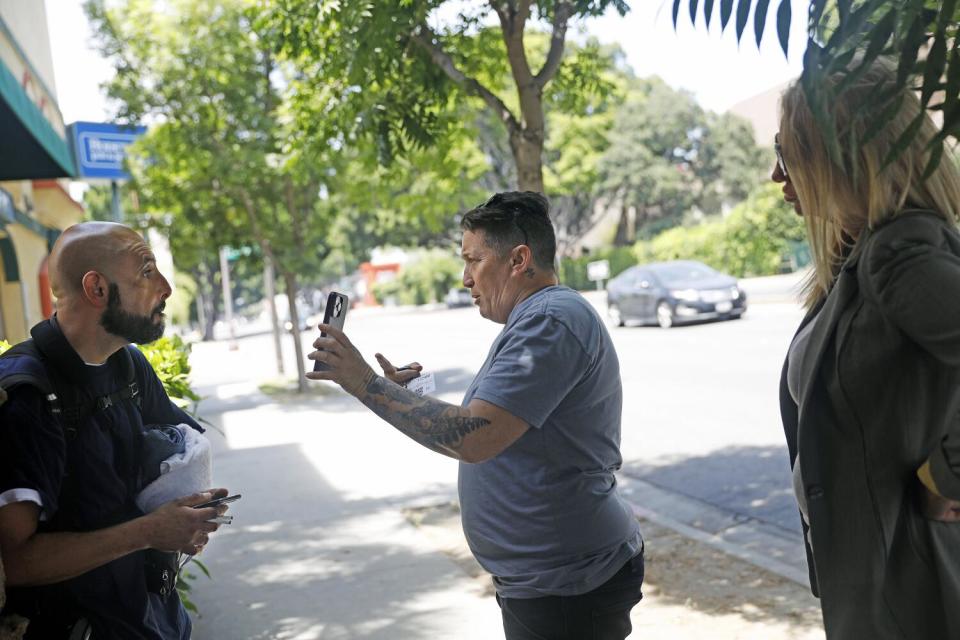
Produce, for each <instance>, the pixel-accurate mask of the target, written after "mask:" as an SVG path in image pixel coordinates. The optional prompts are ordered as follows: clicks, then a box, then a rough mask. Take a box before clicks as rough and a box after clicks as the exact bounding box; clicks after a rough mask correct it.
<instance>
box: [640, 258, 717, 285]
mask: <svg viewBox="0 0 960 640" xmlns="http://www.w3.org/2000/svg"><path fill="white" fill-rule="evenodd" d="M655 271H656V274H657V275H658V276H659V277H660V279H661V280H663V281H664V282H667V283H669V282H692V281H695V280H706V279H707V278H712V277H713V276H715V275H717V272H716V271H714V270H713V269H711V268H710V267H708V266H707V265H705V264H698V263H696V262H680V263H676V264H662V265H658V266H657V267H656V269H655Z"/></svg>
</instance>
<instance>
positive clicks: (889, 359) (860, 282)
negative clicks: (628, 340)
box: [780, 212, 960, 640]
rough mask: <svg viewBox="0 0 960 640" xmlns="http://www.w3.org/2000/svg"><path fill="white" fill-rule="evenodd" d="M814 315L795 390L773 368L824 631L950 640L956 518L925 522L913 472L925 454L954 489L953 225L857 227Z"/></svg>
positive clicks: (946, 491)
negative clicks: (802, 501) (803, 501)
mask: <svg viewBox="0 0 960 640" xmlns="http://www.w3.org/2000/svg"><path fill="white" fill-rule="evenodd" d="M818 311H819V314H820V316H819V319H818V320H817V324H816V326H815V327H814V330H813V332H812V333H811V336H810V342H809V347H808V348H809V349H810V351H809V352H808V354H807V357H805V358H804V360H803V363H802V367H803V370H802V371H801V376H802V380H803V381H804V382H805V384H803V385H802V386H801V388H804V389H805V391H804V396H803V397H802V398H801V400H800V403H799V406H798V405H797V403H794V402H793V400H792V399H791V397H790V395H789V392H788V391H787V387H786V376H785V375H784V376H783V377H782V379H781V384H780V387H781V392H780V401H781V402H780V404H781V413H782V416H783V423H784V431H785V433H786V437H787V445H788V448H789V451H790V460H791V464H793V463H794V462H795V461H796V458H797V454H798V453H799V455H800V459H801V461H802V462H801V467H802V470H803V471H802V474H803V484H804V487H805V492H806V496H807V500H808V503H809V511H810V514H809V515H810V523H811V524H810V528H811V536H810V537H811V539H812V544H809V545H808V547H807V555H808V561H809V563H810V578H811V586H812V588H813V592H814V594H815V595H818V596H819V597H820V599H821V604H822V607H823V618H824V626H825V628H826V632H827V636H828V638H838V639H844V640H846V639H851V640H860V639H861V638H863V639H867V638H869V639H870V640H885V639H887V638H897V639H903V638H911V639H912V638H917V639H924V640H933V639H938V640H939V639H947V638H960V524H956V523H943V522H932V521H928V520H926V519H924V518H923V516H922V515H921V514H920V512H919V510H918V507H917V505H918V501H917V490H918V488H919V485H918V480H917V476H916V471H917V469H918V468H919V467H920V466H921V465H923V464H924V462H926V461H929V462H930V464H931V469H932V471H933V476H934V479H935V480H936V483H937V487H938V489H939V490H940V492H941V493H942V494H943V495H945V496H947V497H949V498H952V499H960V233H958V230H957V228H956V226H954V225H952V224H950V223H948V222H946V221H945V220H943V219H942V218H940V217H938V216H936V215H933V214H931V213H929V212H906V213H903V214H901V215H899V216H897V217H896V218H894V219H893V220H892V221H890V222H888V223H887V224H885V225H883V226H881V227H880V228H878V229H877V230H875V231H872V232H870V231H868V232H865V233H864V234H862V235H861V237H860V239H859V240H858V242H857V245H856V247H855V248H854V250H853V252H852V254H851V255H850V257H849V258H848V259H847V262H846V264H845V265H844V268H843V269H842V271H841V273H840V275H839V276H838V278H837V281H836V284H835V285H834V288H833V290H832V291H831V293H830V295H829V296H828V297H827V299H826V301H825V302H824V303H823V304H822V305H821V308H820V309H819V310H818ZM813 315H814V314H810V315H808V316H807V318H806V319H805V320H804V323H806V322H809V321H810V319H811V318H812V317H813ZM801 326H802V325H801ZM784 373H786V367H785V368H784Z"/></svg>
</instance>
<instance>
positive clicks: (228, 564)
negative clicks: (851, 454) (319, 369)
mask: <svg viewBox="0 0 960 640" xmlns="http://www.w3.org/2000/svg"><path fill="white" fill-rule="evenodd" d="M587 297H588V299H590V300H591V302H593V303H594V304H595V305H597V306H599V307H602V306H603V303H602V297H600V296H598V294H596V293H590V294H587ZM801 317H802V312H801V309H800V308H799V306H798V305H796V304H793V303H784V302H780V301H774V302H769V303H763V302H762V303H757V304H753V305H752V306H751V308H750V310H749V311H748V313H747V314H746V315H745V316H744V318H743V319H742V320H736V321H729V322H714V323H708V324H701V325H695V326H689V327H676V328H673V329H669V330H663V329H659V328H656V327H622V328H611V335H612V336H613V339H614V342H615V344H616V347H617V351H618V354H619V357H620V363H621V372H622V378H623V385H624V412H623V457H624V468H623V472H622V473H621V481H622V484H623V486H624V490H625V492H626V493H627V495H628V497H629V498H630V499H631V500H632V501H635V502H637V503H638V504H639V506H640V507H643V506H644V503H646V504H647V506H649V507H651V508H655V509H656V511H657V515H662V516H664V518H665V519H666V520H668V522H667V524H668V525H669V524H670V523H671V522H673V521H675V522H677V523H680V525H677V526H675V527H674V529H676V528H677V527H678V526H679V527H685V526H688V525H689V526H690V527H696V528H697V530H698V531H700V532H701V533H702V535H703V536H704V537H705V539H706V542H707V543H709V544H713V542H715V541H716V540H721V538H722V537H723V534H724V532H725V531H726V530H728V529H736V528H737V527H738V526H739V525H742V524H743V523H745V522H752V523H756V524H757V525H758V526H759V527H760V528H761V529H763V530H764V531H766V532H767V533H769V532H772V533H773V536H772V538H770V536H767V538H770V539H774V540H776V539H780V538H782V539H783V540H784V541H785V545H786V547H785V548H786V549H787V550H786V551H785V552H783V553H782V555H786V556H789V557H787V558H786V560H787V561H789V562H790V563H792V564H793V566H794V567H795V568H796V569H797V570H796V571H794V573H793V574H791V575H799V574H800V573H802V571H800V569H802V566H803V558H802V548H801V547H800V546H799V533H798V525H797V523H796V522H795V521H796V519H797V516H796V508H795V505H794V503H793V498H792V493H791V491H790V479H789V467H788V461H787V456H786V447H785V446H784V444H783V434H782V430H781V427H780V419H779V408H778V400H777V384H778V380H779V375H780V368H781V365H782V360H783V356H784V353H785V350H786V347H787V345H788V343H789V340H790V337H791V335H792V332H793V331H794V330H795V329H796V325H797V324H798V322H799V321H800V319H801ZM499 330H500V325H495V324H493V323H491V322H489V321H487V320H484V319H483V318H481V317H480V316H479V314H478V313H477V310H476V309H475V308H460V309H451V310H447V309H436V308H419V309H359V310H355V311H351V314H350V315H349V316H348V318H347V321H346V332H347V334H348V336H349V337H350V338H351V340H352V341H353V342H354V344H356V345H357V347H358V348H359V349H360V351H361V352H362V353H363V355H364V356H365V357H366V358H367V359H368V360H369V361H370V362H373V361H374V360H373V354H374V353H376V352H377V351H379V352H382V353H383V354H384V355H386V356H387V357H388V358H390V359H391V360H392V361H393V362H394V363H395V364H400V363H406V362H409V361H413V360H416V361H419V362H420V363H421V364H423V365H424V367H425V370H426V371H432V372H434V373H435V375H436V379H437V387H438V388H437V394H436V395H437V396H438V397H440V398H441V399H443V400H446V401H449V402H455V403H459V402H460V399H461V397H462V394H463V392H464V390H465V389H466V387H467V385H468V384H469V382H470V380H471V379H472V377H473V374H474V372H475V371H476V370H477V369H478V368H479V366H480V365H481V364H482V362H483V359H484V357H485V355H486V351H487V348H488V346H489V344H490V342H491V341H492V340H493V338H494V337H495V335H496V334H497V332H498V331H499ZM307 333H308V335H305V336H304V340H305V342H306V343H307V345H306V346H309V342H310V341H312V339H313V336H312V335H310V334H309V332H307ZM288 343H289V338H285V344H284V349H285V355H286V358H287V360H286V362H285V366H286V370H287V374H288V376H290V375H292V373H291V372H294V371H295V368H294V367H293V362H292V360H290V359H289V358H290V357H291V356H292V352H293V349H292V345H290V344H288ZM309 350H310V349H306V352H309ZM191 362H192V363H193V367H194V371H193V380H194V383H195V385H196V386H197V387H198V389H199V391H200V392H201V394H202V395H204V396H205V397H206V399H205V400H204V401H203V402H202V403H201V405H200V414H201V415H202V416H203V417H205V418H207V419H208V420H210V421H211V422H212V423H213V424H214V425H216V426H217V428H218V429H219V430H220V431H221V432H222V435H221V433H218V432H216V431H214V430H211V431H210V432H209V434H210V437H211V440H212V441H213V443H214V448H215V478H217V481H218V482H219V483H222V484H224V485H226V486H228V487H229V488H230V489H231V491H232V492H237V493H242V494H243V495H244V498H243V499H242V500H241V501H239V502H237V503H235V504H234V505H233V506H232V507H231V513H232V514H234V515H235V516H236V520H235V523H234V525H232V526H231V527H226V528H225V529H224V530H222V531H221V532H220V533H218V534H217V535H216V536H215V537H214V540H213V541H212V542H211V545H210V548H209V549H208V550H207V552H206V553H205V561H206V562H207V563H208V565H209V566H210V568H211V571H212V573H213V581H212V582H208V581H207V579H206V578H204V577H200V578H199V579H198V580H197V581H196V585H197V587H196V592H197V597H196V600H197V603H198V606H199V607H200V610H201V614H202V615H201V617H200V619H199V620H198V622H197V635H196V637H198V638H234V637H237V638H239V637H249V638H313V637H316V638H351V637H358V636H363V637H384V638H387V637H390V638H433V637H452V636H449V635H447V634H446V632H444V629H449V628H450V626H449V625H451V624H457V625H460V626H463V627H464V631H463V632H462V633H458V634H457V636H456V637H458V638H478V639H479V638H491V637H498V635H499V634H500V633H501V632H500V622H499V615H498V613H497V610H496V604H495V603H494V602H493V600H492V598H490V597H489V595H485V592H486V591H487V590H488V588H489V587H488V581H486V582H485V581H484V580H478V579H477V578H476V577H475V576H471V575H470V572H469V571H464V570H462V568H458V564H457V563H456V562H454V563H451V562H450V559H449V558H450V557H455V556H456V553H454V552H452V551H450V549H449V548H448V549H444V545H443V544H440V545H437V544H426V542H427V540H428V538H429V536H427V529H422V528H421V529H419V530H418V529H414V528H412V527H411V526H410V522H409V518H405V516H404V512H409V511H410V510H411V509H413V510H415V509H418V508H421V509H422V508H425V507H428V506H429V505H437V504H453V503H455V501H456V475H457V474H456V466H457V465H456V462H455V461H453V460H450V459H447V458H444V457H442V456H438V455H436V454H434V453H432V452H430V451H428V450H426V449H424V448H422V447H420V446H419V445H417V444H415V443H413V442H412V441H410V440H408V439H407V438H406V437H405V436H403V435H401V434H399V433H398V432H396V431H395V430H393V429H392V428H390V427H389V426H387V425H386V424H384V423H383V422H382V421H380V419H379V418H377V417H376V416H374V415H373V414H372V413H370V412H369V411H367V410H366V409H364V408H363V407H362V406H361V405H360V404H359V403H358V402H357V401H356V400H355V399H353V398H351V397H349V396H347V395H345V394H343V393H342V392H341V391H340V390H339V389H338V388H336V387H334V386H333V385H331V384H328V383H311V393H310V394H308V397H306V398H304V397H297V396H296V395H295V394H293V393H290V392H286V391H282V390H281V391H280V392H277V391H274V392H272V393H270V394H269V395H265V394H264V393H263V392H262V390H261V389H260V388H259V387H260V384H261V383H263V382H265V381H270V380H272V379H273V380H275V379H276V372H275V360H274V355H273V350H272V341H271V337H270V336H269V335H256V336H250V337H246V338H242V339H240V340H239V341H238V342H237V345H236V349H230V348H229V346H228V343H227V342H215V343H200V344H197V345H195V346H194V352H193V356H192V358H191ZM265 388H266V387H265ZM651 492H659V493H657V495H654V494H653V493H651ZM647 496H649V498H647ZM664 505H666V507H665V506H664ZM705 514H707V515H705ZM638 515H640V516H641V517H643V516H644V515H645V514H643V513H640V512H638ZM654 521H655V522H657V524H658V525H659V524H662V523H661V522H659V521H657V520H656V519H654ZM454 525H455V521H454ZM651 526H652V525H651ZM454 528H455V527H454ZM740 529H742V527H740ZM698 535H699V534H698ZM421 536H422V537H421ZM688 537H689V536H688ZM751 540H752V539H751ZM751 540H748V541H747V542H748V543H751ZM387 541H389V542H387ZM451 544H452V543H451ZM722 544H723V543H722V541H721V545H722ZM447 546H448V547H449V546H450V545H447ZM461 546H462V545H461ZM714 546H716V545H714ZM747 546H749V544H748V545H747ZM721 549H723V547H722V546H721ZM445 553H446V555H445ZM734 555H737V554H736V553H735V554H734ZM741 557H746V556H743V555H742V554H741ZM747 559H749V558H747ZM464 562H469V559H467V560H465V561H463V562H460V565H463V564H464ZM357 563H359V564H357ZM371 572H373V574H374V575H377V576H382V578H379V579H377V580H375V581H374V583H373V584H371V583H370V582H369V580H366V579H363V580H361V579H360V574H363V575H366V576H369V575H370V574H371ZM780 573H781V574H782V575H787V574H784V573H783V572H780ZM438 576H441V577H442V580H441V581H440V582H439V583H438ZM794 580H795V581H797V578H794ZM397 586H402V590H401V592H396V590H395V589H396V587H397ZM291 587H294V588H291ZM791 588H796V589H801V588H800V587H799V586H797V585H796V584H794V587H791ZM801 591H802V590H801ZM344 601H347V602H350V603H352V605H351V606H350V607H346V608H344V607H343V606H342V604H338V603H343V602H344ZM640 609H642V607H638V611H639V610H640ZM261 616H263V618H262V619H263V620H264V625H263V627H262V629H263V630H262V631H260V632H256V633H254V632H252V629H251V626H250V625H251V620H253V619H260V618H261ZM641 617H642V616H641ZM464 620H469V621H470V622H469V624H466V625H463V621H464ZM268 621H269V622H268ZM378 621H379V622H378ZM378 625H381V626H378ZM458 628H459V626H458ZM431 629H432V631H431ZM378 634H382V635H378ZM730 637H748V636H739V635H736V636H730ZM749 637H752V636H749ZM783 637H787V636H783Z"/></svg>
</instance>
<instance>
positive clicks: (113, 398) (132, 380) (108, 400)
mask: <svg viewBox="0 0 960 640" xmlns="http://www.w3.org/2000/svg"><path fill="white" fill-rule="evenodd" d="M119 358H120V367H121V369H122V372H123V376H122V379H123V380H126V385H125V386H124V387H121V388H120V389H118V390H116V391H114V392H113V393H108V394H107V395H105V396H100V397H99V398H95V399H94V409H95V410H96V411H103V410H104V409H107V408H109V407H112V406H113V405H115V404H119V403H121V402H126V401H127V400H132V401H133V403H134V404H136V405H137V409H140V400H141V399H140V384H139V383H138V382H137V370H136V368H135V367H134V366H133V356H132V355H130V347H124V348H123V349H121V350H120V355H119Z"/></svg>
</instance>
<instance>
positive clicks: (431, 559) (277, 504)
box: [193, 343, 823, 640]
mask: <svg viewBox="0 0 960 640" xmlns="http://www.w3.org/2000/svg"><path fill="white" fill-rule="evenodd" d="M197 348H198V356H200V357H201V358H211V357H215V358H217V359H220V360H221V361H223V360H227V361H226V362H221V364H222V365H223V366H225V367H231V366H237V367H242V366H243V365H242V356H240V355H238V354H237V353H236V352H230V351H228V350H227V347H226V345H225V344H223V343H213V344H206V345H198V347H197ZM230 358H237V362H236V363H233V362H230V361H229V359H230ZM247 364H249V363H247ZM204 392H205V393H207V394H213V397H209V398H208V399H207V400H205V401H204V404H203V405H202V406H203V414H204V416H205V417H207V418H208V419H211V421H212V422H213V423H214V424H215V425H216V426H217V427H218V428H219V429H220V430H221V431H222V434H221V433H218V432H217V431H214V430H212V429H211V430H210V431H209V432H208V433H209V434H210V438H211V440H212V442H213V444H214V452H215V453H214V460H215V469H214V471H215V478H216V481H217V483H218V484H220V485H222V486H227V487H229V488H230V489H231V490H232V491H234V492H239V493H242V494H243V496H244V498H243V499H242V500H240V501H239V502H237V503H235V504H234V505H233V506H232V507H231V514H232V515H234V516H235V521H234V524H233V525H231V526H227V527H224V528H223V529H222V530H221V532H219V533H218V534H216V536H215V537H214V538H213V540H212V541H211V544H210V545H209V548H208V549H207V550H206V552H205V553H204V556H203V558H202V559H203V561H204V562H205V563H206V564H207V566H208V567H209V569H210V571H211V573H212V575H213V579H212V581H211V580H207V579H206V578H205V577H203V576H201V577H199V578H198V579H196V580H195V581H194V590H193V593H194V600H195V602H196V604H197V606H198V607H199V609H200V613H201V615H200V617H199V618H197V619H196V624H195V633H194V637H195V638H197V639H198V640H207V639H224V640H240V639H244V638H250V639H267V638H277V639H297V640H311V639H335V638H336V639H339V638H371V639H372V638H382V639H388V638H389V639H401V640H405V639H424V640H426V639H431V640H432V639H447V638H450V639H455V640H461V639H462V640H473V639H476V640H480V639H491V638H493V639H496V638H501V637H502V629H501V625H500V617H499V611H498V608H497V605H496V602H495V601H494V599H493V597H492V595H491V594H492V589H491V584H490V580H489V578H488V577H487V576H486V575H485V574H483V572H482V571H481V570H480V569H479V567H477V566H476V564H475V562H474V561H473V559H472V558H471V557H470V555H469V552H468V551H467V549H466V546H465V543H464V541H463V536H462V533H461V532H460V530H459V517H458V514H457V511H456V506H455V505H456V484H455V483H456V475H457V471H456V463H455V462H454V461H452V460H449V459H446V458H443V457H441V456H437V455H435V454H433V453H431V452H429V451H426V450H424V449H421V448H419V447H416V446H415V445H411V444H410V443H409V442H408V441H407V440H406V438H404V437H403V436H401V435H400V434H397V433H395V432H392V431H391V430H389V429H386V428H384V426H383V425H382V423H380V421H379V419H378V418H376V417H375V416H373V415H372V414H369V412H367V411H365V410H363V409H362V407H361V406H360V405H359V404H358V403H356V401H355V400H353V399H352V398H350V397H348V396H345V395H344V394H342V393H341V392H340V391H339V390H336V389H334V388H332V387H323V388H322V391H321V392H320V393H319V394H318V395H314V396H308V397H306V398H304V397H292V396H288V397H267V396H265V395H263V394H262V393H260V392H259V390H258V389H257V387H256V385H254V384H251V383H237V384H229V385H220V386H218V387H217V388H216V389H215V390H214V389H209V388H208V389H205V390H204ZM621 480H622V485H623V488H624V491H625V493H626V495H627V496H628V498H629V499H630V500H631V501H632V502H633V503H634V505H635V508H636V511H637V513H638V516H639V517H640V519H641V527H642V529H643V532H644V536H645V539H646V544H647V579H646V588H645V593H646V597H645V599H644V601H643V602H642V603H641V604H640V605H639V606H637V607H636V608H635V609H634V615H633V621H634V628H635V630H636V632H635V634H634V637H637V638H644V639H649V638H662V639H667V638H670V639H676V638H710V639H711V640H724V639H735V638H736V639H757V640H760V639H763V640H774V639H777V638H783V639H787V638H790V639H794V638H800V639H807V638H809V639H813V638H822V637H823V634H822V630H821V627H820V622H819V609H818V607H817V603H816V601H815V600H814V599H813V598H812V597H811V596H810V594H809V590H808V589H806V588H805V586H801V585H800V584H798V583H797V582H795V581H794V580H793V579H800V578H801V577H802V576H801V573H802V572H805V570H802V566H801V565H798V564H797V563H798V561H799V562H800V563H802V562H803V560H802V556H799V560H798V556H797V549H795V548H794V549H791V548H790V545H789V544H781V545H780V547H777V545H776V544H774V543H776V542H777V541H776V539H775V537H772V536H771V535H764V533H765V532H763V531H759V532H758V531H757V530H755V529H756V528H754V530H751V529H750V527H749V526H746V527H745V525H749V524H750V523H739V525H740V526H739V528H738V526H735V525H736V523H731V522H730V521H729V520H724V514H720V513H713V512H711V511H710V510H709V509H707V508H704V507H703V505H699V506H698V504H697V502H696V501H695V500H689V499H686V500H684V499H682V497H679V496H676V495H671V494H669V492H666V493H665V492H662V491H661V492H660V493H659V494H658V493H657V490H656V487H653V486H652V485H650V484H649V483H645V482H644V481H642V480H636V479H632V478H629V477H626V476H623V477H622V478H621ZM766 533H767V534H769V532H766ZM771 545H772V546H771ZM745 560H750V562H748V561H745ZM785 575H787V576H788V577H784V576H785ZM791 578H793V579H791Z"/></svg>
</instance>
